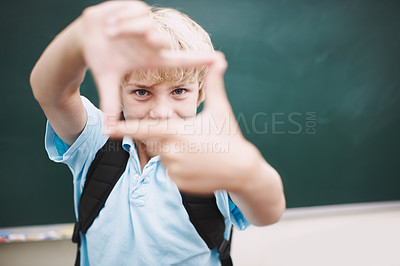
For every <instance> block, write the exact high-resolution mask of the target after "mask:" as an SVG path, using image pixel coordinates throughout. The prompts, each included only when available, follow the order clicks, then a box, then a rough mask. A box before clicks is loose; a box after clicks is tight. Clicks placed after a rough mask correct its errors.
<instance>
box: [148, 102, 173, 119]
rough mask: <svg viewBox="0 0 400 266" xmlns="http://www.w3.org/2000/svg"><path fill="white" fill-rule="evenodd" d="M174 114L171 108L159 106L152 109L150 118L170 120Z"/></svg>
mask: <svg viewBox="0 0 400 266" xmlns="http://www.w3.org/2000/svg"><path fill="white" fill-rule="evenodd" d="M172 114H173V112H172V109H171V108H169V107H168V106H165V105H164V106H163V105H161V104H158V105H156V106H154V107H153V108H152V109H151V111H150V113H149V117H150V118H151V119H168V118H171V117H172Z"/></svg>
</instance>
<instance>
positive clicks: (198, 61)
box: [155, 50, 215, 68]
mask: <svg viewBox="0 0 400 266" xmlns="http://www.w3.org/2000/svg"><path fill="white" fill-rule="evenodd" d="M214 60H215V55H214V54H210V53H198V52H189V51H167V50H163V51H161V59H160V62H158V65H157V66H155V67H167V68H168V67H197V66H209V65H211V64H212V63H213V62H214Z"/></svg>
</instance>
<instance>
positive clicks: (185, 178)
mask: <svg viewBox="0 0 400 266" xmlns="http://www.w3.org/2000/svg"><path fill="white" fill-rule="evenodd" d="M226 67H227V62H226V60H225V58H224V56H223V54H222V53H220V52H217V53H216V54H215V56H214V58H213V61H212V63H211V65H210V67H209V70H208V74H207V76H206V78H205V92H206V99H205V103H204V108H203V111H202V112H201V113H200V114H198V115H197V116H196V117H193V118H186V119H179V118H173V119H167V120H165V119H163V120H154V119H152V120H144V119H142V120H128V121H121V122H119V123H117V124H116V125H115V124H113V125H112V124H109V125H108V128H107V133H108V134H110V135H111V137H114V138H121V137H123V136H126V135H128V136H131V137H132V138H133V139H135V141H136V142H137V143H138V142H140V143H145V145H146V146H147V147H148V150H149V151H152V152H154V154H160V156H161V161H162V163H163V164H164V165H165V166H166V168H167V169H168V174H169V176H170V177H171V178H172V179H173V180H174V182H175V183H176V184H177V186H178V187H179V188H180V189H181V190H183V191H188V192H194V193H212V192H213V191H215V190H218V189H227V190H230V191H235V190H237V189H238V187H240V186H241V182H242V181H243V180H241V179H240V178H242V177H243V176H246V175H247V174H248V172H249V170H250V169H254V168H256V167H258V164H259V163H260V160H259V159H260V153H259V152H258V150H257V149H256V148H255V147H254V146H253V145H252V144H250V143H249V142H248V141H246V140H245V139H244V137H243V136H242V134H241V132H240V129H239V126H238V124H237V122H236V119H235V117H234V114H233V112H232V109H231V106H230V103H229V101H228V98H227V95H226V92H225V86H224V78H223V76H224V73H225V70H226Z"/></svg>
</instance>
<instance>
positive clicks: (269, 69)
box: [0, 0, 400, 227]
mask: <svg viewBox="0 0 400 266" xmlns="http://www.w3.org/2000/svg"><path fill="white" fill-rule="evenodd" d="M99 2H100V1H76V0H73V1H49V0H38V1H27V0H22V1H10V0H7V1H6V2H4V3H2V9H1V11H0V12H1V16H0V20H1V25H2V27H1V33H2V34H1V36H2V42H1V43H0V46H1V51H2V60H1V62H0V64H1V71H0V76H1V81H2V89H1V92H2V93H1V99H2V102H1V105H0V108H1V109H0V110H1V118H0V119H1V124H0V126H1V132H0V134H1V135H0V143H1V155H0V164H1V167H0V190H1V191H0V227H9V226H21V225H36V224H53V223H67V222H73V221H74V214H73V205H72V176H71V174H70V172H69V170H68V168H67V167H66V166H64V165H60V164H55V163H53V162H51V161H50V160H49V159H48V158H47V154H46V152H45V150H44V130H45V122H46V119H45V117H44V115H43V113H42V112H41V110H40V108H39V106H38V104H37V103H36V102H35V100H34V98H33V96H32V92H31V89H30V85H29V74H30V71H31V69H32V67H33V65H34V63H35V62H36V60H37V59H38V58H39V56H40V54H41V53H42V51H43V50H44V48H45V47H46V46H47V44H48V43H49V42H50V41H51V40H52V39H53V38H54V37H55V35H56V34H57V33H58V32H59V31H61V30H62V29H63V28H64V27H65V26H67V25H68V24H69V23H70V22H71V21H72V20H73V19H74V18H76V17H77V16H78V15H79V14H80V12H81V11H82V10H83V9H84V7H86V6H89V5H92V4H95V3H99ZM148 3H149V4H158V5H161V6H169V7H174V8H178V9H179V10H181V11H183V12H185V13H187V14H188V15H189V16H191V17H192V18H194V20H196V21H197V22H199V24H201V25H202V26H203V27H204V28H205V29H206V30H207V31H208V32H209V33H210V34H211V37H212V39H213V42H214V44H215V47H216V49H219V50H222V51H223V52H224V53H225V54H226V56H227V59H228V61H229V68H228V71H227V73H226V76H225V77H226V87H227V92H228V96H229V99H230V101H231V103H232V105H233V109H234V112H235V115H236V117H237V119H238V121H239V124H240V126H241V128H242V130H243V133H244V135H245V136H246V138H247V139H249V140H250V141H251V142H252V143H254V144H255V145H256V146H257V147H258V148H259V149H260V150H261V152H262V154H263V155H264V157H265V159H266V160H267V161H268V162H269V163H270V164H271V165H272V166H274V167H275V168H276V169H277V170H278V171H279V173H280V174H281V176H282V179H283V182H284V186H285V192H286V198H287V205H288V207H300V206H316V205H329V204H341V203H355V202H369V201H387V200H399V199H400V175H399V173H398V169H397V166H398V164H399V163H398V162H399V156H398V151H399V150H400V143H399V141H398V137H399V136H400V115H399V113H400V31H399V28H400V16H399V14H400V2H399V1H396V0H383V1H373V0H363V1H361V0H348V1H337V0H319V1H315V0H305V1H284V0H271V1H257V0H249V1H239V0H230V1H227V0H226V1H211V0H205V1H184V0H179V1H178V0H169V1H166V0H165V1H161V0H160V1H148ZM82 94H84V95H86V96H87V97H89V98H90V99H92V100H93V101H94V102H95V103H97V102H98V100H97V96H96V91H95V87H94V85H93V81H92V80H91V78H90V76H88V79H87V80H86V81H85V83H84V84H83V85H82Z"/></svg>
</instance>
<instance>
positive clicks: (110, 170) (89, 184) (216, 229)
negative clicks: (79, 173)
mask: <svg viewBox="0 0 400 266" xmlns="http://www.w3.org/2000/svg"><path fill="white" fill-rule="evenodd" d="M128 158H129V153H128V152H127V151H125V150H124V149H123V148H122V140H111V139H109V140H108V141H107V142H106V144H105V145H104V146H103V147H102V148H101V149H100V150H99V151H98V152H97V154H96V156H95V158H94V160H93V162H92V164H91V165H90V168H89V171H88V173H87V176H86V181H85V185H84V187H83V191H82V195H81V198H80V201H79V205H78V214H79V219H78V221H77V222H76V223H75V226H74V232H73V236H72V242H74V243H76V244H77V247H78V250H77V255H76V260H75V266H79V265H80V245H81V235H80V233H82V234H86V232H87V230H88V229H89V227H90V226H91V225H92V223H93V221H94V219H95V218H96V217H97V215H98V214H99V212H100V210H101V209H102V208H103V207H104V204H105V202H106V200H107V198H108V196H109V195H110V193H111V191H112V189H113V188H114V186H115V184H116V183H117V182H118V180H119V178H120V177H121V175H122V173H123V172H124V171H125V168H126V165H127V162H128ZM180 193H181V196H182V204H183V205H184V207H185V209H186V211H187V213H188V215H189V218H190V221H191V223H192V224H193V226H194V227H195V229H196V231H197V233H198V234H199V235H200V236H201V238H202V239H203V240H204V242H205V243H206V244H207V246H208V248H209V249H210V250H212V249H214V248H216V247H217V248H218V253H219V259H220V261H221V265H222V266H232V260H231V257H230V245H231V238H232V229H231V232H230V237H229V240H227V239H225V238H224V231H225V223H224V217H223V216H222V214H221V213H220V211H219V209H218V207H217V203H216V199H215V196H214V194H212V195H210V196H203V195H194V194H188V193H184V192H180Z"/></svg>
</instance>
